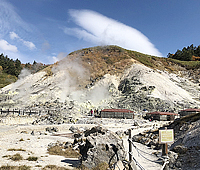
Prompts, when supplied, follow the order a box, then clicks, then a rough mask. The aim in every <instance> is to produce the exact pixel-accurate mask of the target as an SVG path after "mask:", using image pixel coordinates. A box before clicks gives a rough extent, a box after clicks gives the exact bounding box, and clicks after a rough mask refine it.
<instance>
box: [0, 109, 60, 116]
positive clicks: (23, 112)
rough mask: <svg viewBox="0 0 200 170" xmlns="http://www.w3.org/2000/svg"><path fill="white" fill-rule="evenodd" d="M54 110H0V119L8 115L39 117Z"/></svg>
mask: <svg viewBox="0 0 200 170" xmlns="http://www.w3.org/2000/svg"><path fill="white" fill-rule="evenodd" d="M54 112H56V110H27V109H26V110H25V109H24V110H22V109H6V110H5V109H0V117H6V116H8V115H15V116H21V115H29V116H30V115H41V114H49V113H54Z"/></svg>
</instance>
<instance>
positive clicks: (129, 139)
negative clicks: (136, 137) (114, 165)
mask: <svg viewBox="0 0 200 170" xmlns="http://www.w3.org/2000/svg"><path fill="white" fill-rule="evenodd" d="M128 134H129V137H128V142H129V170H131V169H132V168H131V165H130V163H131V162H132V155H131V152H132V143H131V141H132V140H131V129H129V130H128Z"/></svg>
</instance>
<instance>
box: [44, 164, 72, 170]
mask: <svg viewBox="0 0 200 170" xmlns="http://www.w3.org/2000/svg"><path fill="white" fill-rule="evenodd" d="M42 170H68V169H67V168H64V167H58V166H56V165H46V166H45V167H44V168H42Z"/></svg>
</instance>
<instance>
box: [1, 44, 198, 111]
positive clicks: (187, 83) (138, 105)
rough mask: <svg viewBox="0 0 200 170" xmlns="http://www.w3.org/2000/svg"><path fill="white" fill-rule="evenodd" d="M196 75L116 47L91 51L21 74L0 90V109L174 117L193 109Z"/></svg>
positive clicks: (167, 61)
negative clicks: (167, 114)
mask: <svg viewBox="0 0 200 170" xmlns="http://www.w3.org/2000/svg"><path fill="white" fill-rule="evenodd" d="M187 67H189V66H188V65H187ZM22 73H23V74H26V70H23V72H22ZM198 73H199V69H189V68H186V67H185V66H183V63H180V62H178V61H176V60H172V59H168V58H159V57H154V56H148V55H144V54H141V53H138V52H135V51H129V50H125V49H123V48H120V47H117V46H103V47H92V48H87V49H83V50H78V51H75V52H73V53H70V54H69V55H68V56H67V57H66V58H64V59H63V60H61V61H59V62H57V63H55V64H54V65H51V66H49V67H47V68H45V69H44V70H42V71H40V72H38V73H35V74H30V75H27V76H23V74H22V75H21V76H20V77H21V78H20V79H19V80H18V81H17V82H16V83H13V84H10V85H8V86H6V87H4V88H2V89H1V91H0V105H1V106H2V107H4V108H6V107H12V108H16V107H19V108H30V107H34V108H35V109H47V108H48V109H56V110H57V111H60V112H62V113H67V114H70V115H71V114H75V113H81V114H85V113H87V112H88V110H90V109H94V108H98V109H102V108H126V109H131V110H135V111H141V110H143V109H146V110H149V111H155V110H160V111H162V110H169V111H176V110H177V109H182V108H183V107H198V106H199V104H200V102H199V95H198V93H199V89H200V87H199V77H198V76H199V75H198Z"/></svg>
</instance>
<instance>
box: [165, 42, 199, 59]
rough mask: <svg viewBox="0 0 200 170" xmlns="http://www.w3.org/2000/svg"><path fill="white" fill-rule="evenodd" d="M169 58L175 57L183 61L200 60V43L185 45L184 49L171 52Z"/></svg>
mask: <svg viewBox="0 0 200 170" xmlns="http://www.w3.org/2000/svg"><path fill="white" fill-rule="evenodd" d="M167 57H168V58H173V59H177V60H181V61H192V60H200V45H199V46H198V47H195V46H194V45H193V44H192V45H190V46H188V47H187V48H186V47H184V48H183V49H182V50H177V51H176V53H175V54H171V53H169V54H168V55H167Z"/></svg>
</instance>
